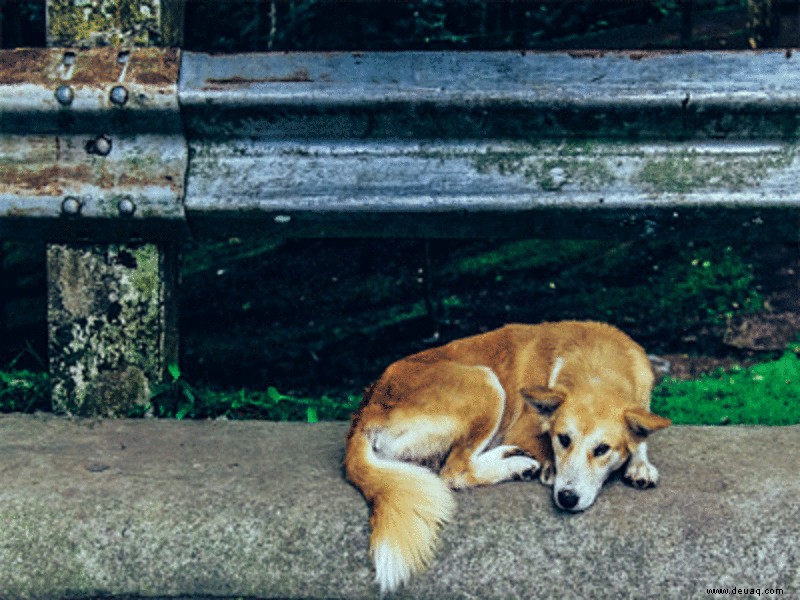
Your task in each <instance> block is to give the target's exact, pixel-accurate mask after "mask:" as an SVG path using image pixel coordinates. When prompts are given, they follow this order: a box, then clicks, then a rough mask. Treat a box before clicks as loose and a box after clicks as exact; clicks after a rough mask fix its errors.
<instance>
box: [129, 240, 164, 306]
mask: <svg viewBox="0 0 800 600" xmlns="http://www.w3.org/2000/svg"><path fill="white" fill-rule="evenodd" d="M133 255H134V258H135V259H136V267H135V268H134V269H133V270H132V271H131V283H132V284H133V287H134V289H135V290H136V292H137V293H138V294H140V295H142V296H144V297H146V298H155V297H158V295H159V290H160V284H159V279H160V278H159V265H158V247H157V246H155V245H154V244H144V245H142V246H138V247H136V248H134V250H133Z"/></svg>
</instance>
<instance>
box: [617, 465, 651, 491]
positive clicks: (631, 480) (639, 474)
mask: <svg viewBox="0 0 800 600" xmlns="http://www.w3.org/2000/svg"><path fill="white" fill-rule="evenodd" d="M623 479H624V480H625V483H627V484H628V485H631V486H633V487H635V488H636V489H639V490H643V489H646V488H651V487H655V485H656V484H657V483H658V469H656V468H655V467H654V466H653V465H651V464H650V463H649V462H645V461H640V460H637V461H631V462H630V463H629V464H628V468H627V469H625V475H624V476H623Z"/></svg>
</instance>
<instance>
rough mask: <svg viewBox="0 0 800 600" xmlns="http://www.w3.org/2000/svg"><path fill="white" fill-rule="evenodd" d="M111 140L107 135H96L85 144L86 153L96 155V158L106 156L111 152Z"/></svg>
mask: <svg viewBox="0 0 800 600" xmlns="http://www.w3.org/2000/svg"><path fill="white" fill-rule="evenodd" d="M111 146H112V144H111V138H110V137H108V136H107V135H98V136H97V137H96V138H94V139H93V140H89V141H88V142H87V143H86V151H87V152H88V153H89V154H97V155H98V156H108V155H109V153H110V152H111Z"/></svg>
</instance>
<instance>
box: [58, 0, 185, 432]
mask: <svg viewBox="0 0 800 600" xmlns="http://www.w3.org/2000/svg"><path fill="white" fill-rule="evenodd" d="M183 6H184V4H183V0H180V1H177V2H172V1H170V0H48V1H47V42H48V45H50V46H71V47H92V46H108V45H110V46H117V47H121V48H130V47H132V46H147V45H160V44H162V43H164V42H168V43H176V42H178V43H179V42H180V41H181V40H182V21H183ZM177 252H178V247H177V245H170V244H151V243H144V244H137V245H124V244H102V245H97V244H93V245H89V244H86V245H76V244H66V245H65V244H51V245H49V246H48V249H47V277H48V311H47V312H48V335H49V342H48V347H49V357H50V373H51V379H52V386H53V388H52V389H53V395H52V399H53V409H54V411H55V412H58V413H67V414H75V415H103V416H123V415H125V414H127V413H128V412H130V410H131V409H132V408H134V407H136V406H141V405H143V404H146V403H147V401H148V400H149V396H150V393H151V392H152V390H153V388H154V386H156V385H158V384H159V383H160V382H161V381H162V380H163V378H164V377H165V374H166V368H167V366H168V365H169V364H170V363H172V362H175V361H177V355H178V336H177V309H176V302H177V297H176V287H177V279H178V275H177V265H178V261H177Z"/></svg>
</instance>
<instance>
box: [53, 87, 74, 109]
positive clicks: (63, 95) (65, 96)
mask: <svg viewBox="0 0 800 600" xmlns="http://www.w3.org/2000/svg"><path fill="white" fill-rule="evenodd" d="M74 98H75V92H73V91H72V88H71V87H69V86H68V85H60V86H58V89H57V90H56V100H58V103H59V104H61V105H62V106H69V105H70V104H72V100H73V99H74Z"/></svg>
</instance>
